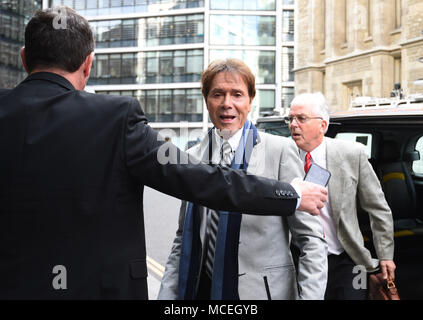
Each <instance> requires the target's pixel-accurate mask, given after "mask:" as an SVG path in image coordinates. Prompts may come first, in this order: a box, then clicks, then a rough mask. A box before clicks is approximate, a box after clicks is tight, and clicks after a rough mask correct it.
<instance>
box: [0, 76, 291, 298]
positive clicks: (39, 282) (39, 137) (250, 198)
mask: <svg viewBox="0 0 423 320" xmlns="http://www.w3.org/2000/svg"><path fill="white" fill-rule="evenodd" d="M163 144H164V142H162V141H160V139H159V138H158V135H157V133H156V132H155V131H154V130H152V129H151V128H150V127H149V126H148V125H147V124H146V118H145V116H144V114H143V112H142V110H141V107H140V105H139V103H138V101H137V100H136V99H133V98H130V97H116V96H107V95H100V94H90V93H86V92H83V91H78V90H75V89H74V87H73V86H72V85H71V83H70V82H68V81H67V80H66V79H65V78H63V77H61V76H59V75H57V74H53V73H44V72H43V73H36V74H33V75H31V76H29V77H28V78H27V79H26V80H24V81H23V82H22V83H21V84H19V85H18V86H17V87H16V88H14V89H12V90H1V91H0V299H16V298H19V299H21V298H23V299H27V298H28V299H33V298H35V299H147V298H148V294H147V281H146V276H147V269H146V261H145V258H146V252H145V239H144V221H143V202H142V197H143V185H148V186H150V187H152V188H155V189H157V190H159V191H161V192H164V193H167V194H169V195H172V196H175V197H178V198H181V199H184V200H188V201H193V202H197V203H199V204H201V205H204V206H207V207H210V208H216V209H224V210H229V211H242V212H246V213H253V212H259V213H260V214H278V215H288V214H291V213H293V212H294V210H295V205H296V198H297V194H296V193H295V191H294V189H293V188H292V187H291V186H290V185H288V184H285V183H282V182H278V181H270V180H267V179H264V178H258V177H255V176H251V175H248V176H247V175H244V174H243V173H242V172H241V171H231V170H228V169H225V168H221V167H218V166H208V165H203V164H202V165H194V164H165V165H162V164H160V163H159V162H158V160H157V156H158V155H157V154H158V152H159V151H160V150H163V149H160V148H163V147H166V148H169V150H170V151H169V152H170V153H172V152H178V154H179V153H180V154H184V153H182V152H181V151H179V150H178V149H176V147H175V146H173V145H171V144H170V143H168V144H166V145H163ZM286 190H288V191H291V196H287V194H288V193H289V192H288V193H287V192H282V191H286ZM277 200H279V201H277ZM281 200H283V201H281ZM55 266H59V267H58V268H59V269H58V270H56V269H55ZM60 266H62V267H60Z"/></svg>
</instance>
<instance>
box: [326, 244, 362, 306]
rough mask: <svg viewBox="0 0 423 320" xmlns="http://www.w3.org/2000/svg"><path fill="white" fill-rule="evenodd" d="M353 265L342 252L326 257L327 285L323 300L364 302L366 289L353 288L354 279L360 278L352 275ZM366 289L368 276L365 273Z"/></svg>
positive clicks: (354, 274) (355, 274)
mask: <svg viewBox="0 0 423 320" xmlns="http://www.w3.org/2000/svg"><path fill="white" fill-rule="evenodd" d="M355 265H356V264H355V263H354V262H353V261H352V259H351V258H350V257H349V256H348V254H347V253H346V252H345V251H344V252H343V253H341V254H340V255H335V254H330V255H328V283H327V286H326V292H325V300H366V299H367V289H361V288H359V289H357V288H354V286H353V283H354V278H355V277H357V276H360V275H359V274H358V273H353V268H354V267H355ZM365 277H366V280H365V281H366V284H365V287H366V288H367V283H368V281H367V280H368V275H367V273H366V275H365Z"/></svg>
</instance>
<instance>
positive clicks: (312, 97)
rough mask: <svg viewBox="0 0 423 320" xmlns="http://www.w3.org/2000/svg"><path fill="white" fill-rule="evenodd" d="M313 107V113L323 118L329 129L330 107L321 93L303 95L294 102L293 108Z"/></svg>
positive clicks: (292, 103)
mask: <svg viewBox="0 0 423 320" xmlns="http://www.w3.org/2000/svg"><path fill="white" fill-rule="evenodd" d="M300 105H301V106H312V108H313V112H314V113H315V114H316V115H318V116H321V117H322V118H323V120H325V121H326V122H327V124H328V127H329V118H330V115H329V106H328V104H327V103H326V99H325V96H324V95H323V94H322V93H321V92H313V93H301V94H299V95H297V96H295V98H294V99H293V100H292V102H291V108H292V107H294V106H300Z"/></svg>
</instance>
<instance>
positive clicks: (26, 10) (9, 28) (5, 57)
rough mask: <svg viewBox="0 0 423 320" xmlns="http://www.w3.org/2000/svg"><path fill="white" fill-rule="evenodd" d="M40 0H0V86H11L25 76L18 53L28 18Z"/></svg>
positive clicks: (38, 6) (22, 43) (21, 45)
mask: <svg viewBox="0 0 423 320" xmlns="http://www.w3.org/2000/svg"><path fill="white" fill-rule="evenodd" d="M39 8H41V0H38V1H37V0H0V88H13V87H14V86H16V85H17V84H18V83H19V82H21V81H22V80H23V79H24V78H25V77H26V72H25V70H24V68H23V67H22V63H21V58H20V55H19V51H20V49H21V48H22V47H23V45H24V30H25V25H26V23H27V22H28V19H29V18H30V17H31V15H32V14H33V12H34V11H35V10H36V9H39Z"/></svg>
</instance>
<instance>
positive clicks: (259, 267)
mask: <svg viewBox="0 0 423 320" xmlns="http://www.w3.org/2000/svg"><path fill="white" fill-rule="evenodd" d="M202 93H203V96H204V99H205V101H206V105H207V108H208V111H209V116H210V119H211V121H212V122H213V124H214V126H215V127H214V128H213V129H212V130H210V132H209V133H208V135H207V136H206V137H205V138H204V139H203V140H202V141H201V142H200V143H199V144H197V145H196V146H194V147H193V148H191V149H190V150H189V151H188V152H189V153H190V154H192V155H194V156H195V157H196V158H198V159H201V160H203V161H205V162H209V161H210V162H211V163H221V162H222V161H221V160H222V158H225V155H224V151H221V150H222V149H225V146H227V145H228V144H229V149H231V150H233V151H232V152H229V154H230V156H229V160H227V164H228V165H231V167H232V168H234V167H237V166H240V167H241V168H242V169H244V170H246V171H247V172H248V173H251V174H255V175H260V176H264V177H268V178H274V179H279V180H282V181H291V180H293V179H294V178H299V177H300V178H301V179H302V177H303V176H304V171H303V169H302V165H301V160H300V158H299V157H298V151H297V148H296V146H295V144H294V143H293V142H292V140H290V139H287V138H284V137H277V136H273V135H269V134H265V133H262V132H257V129H256V128H255V127H254V125H252V124H251V122H250V121H249V120H248V119H247V117H248V113H249V112H250V110H251V104H252V101H253V98H254V96H255V84H254V75H253V74H252V73H251V71H250V69H249V68H248V67H247V66H246V65H245V64H244V63H243V62H242V61H239V60H236V59H227V60H218V61H215V62H213V63H211V64H210V65H209V67H208V68H207V70H206V71H205V72H204V73H203V76H202ZM244 146H245V148H244V150H243V147H244ZM195 208H196V206H195V204H194V205H193V204H191V203H187V202H183V203H182V206H181V210H180V217H179V228H178V230H177V233H176V237H175V240H174V243H173V247H172V251H171V253H170V256H169V259H168V262H167V264H166V271H165V274H164V277H163V280H162V284H161V288H160V292H159V296H158V298H159V299H298V298H299V299H323V297H324V291H325V287H326V274H327V259H326V255H327V253H326V248H327V246H326V242H325V241H324V239H323V229H322V225H321V221H320V219H319V218H318V217H317V216H311V215H309V214H307V213H305V212H302V211H296V213H295V214H294V215H292V216H290V217H287V218H286V217H282V218H281V217H254V216H252V215H240V214H236V213H231V214H230V215H228V214H227V213H225V212H216V211H214V210H211V209H209V208H206V207H199V208H197V210H198V212H199V215H194V216H199V218H200V219H199V221H197V222H193V224H192V225H190V223H189V221H190V220H191V218H190V216H191V215H192V211H193V210H195ZM241 216H242V218H241ZM187 238H189V239H188V240H187ZM290 238H292V241H294V242H295V243H296V244H297V245H298V246H299V248H300V249H301V251H302V254H301V257H300V259H299V267H298V275H297V273H296V270H295V267H294V264H293V259H292V255H291V252H290V249H289V243H290ZM197 244H199V245H197ZM187 248H188V249H187ZM187 252H188V254H187Z"/></svg>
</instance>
